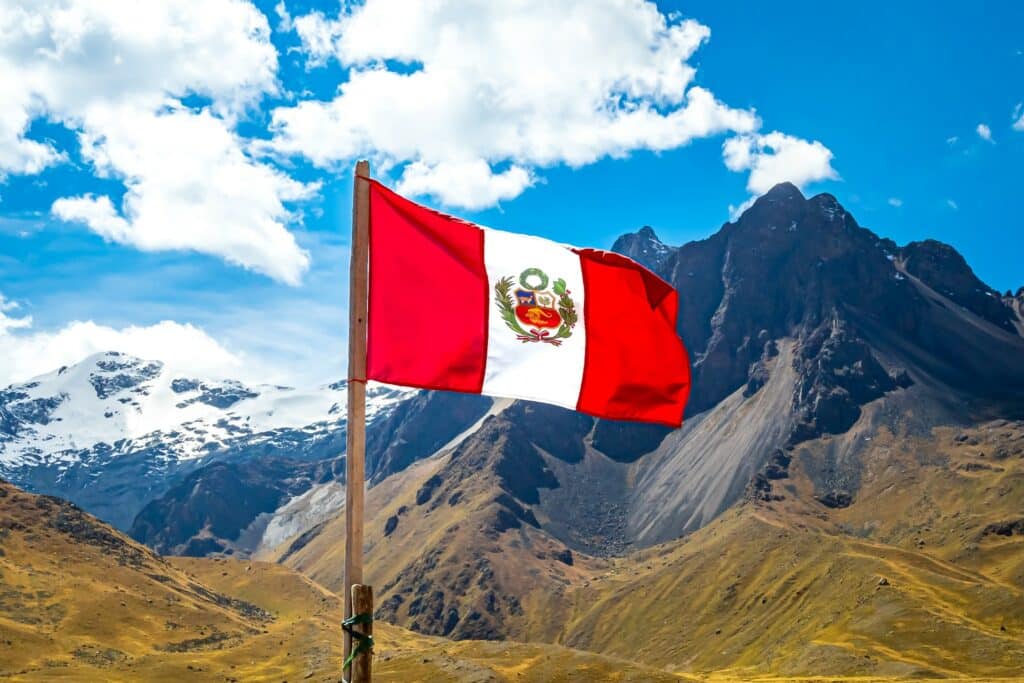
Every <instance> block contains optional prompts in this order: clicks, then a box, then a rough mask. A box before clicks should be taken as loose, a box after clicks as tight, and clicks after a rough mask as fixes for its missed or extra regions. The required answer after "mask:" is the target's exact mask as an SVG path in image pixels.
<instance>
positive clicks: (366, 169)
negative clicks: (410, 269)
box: [343, 161, 373, 683]
mask: <svg viewBox="0 0 1024 683" xmlns="http://www.w3.org/2000/svg"><path fill="white" fill-rule="evenodd" d="M369 178H370V164H369V162H367V161H360V162H358V163H357V164H356V172H355V177H354V178H353V179H352V254H351V265H350V266H349V290H348V296H349V303H348V423H347V426H346V430H347V433H346V448H345V454H346V455H345V618H346V619H349V618H350V617H352V616H353V615H354V614H363V613H366V612H367V611H368V612H369V613H370V614H371V615H372V613H373V605H372V598H370V600H371V602H370V603H367V602H366V601H365V600H364V599H362V598H361V596H363V595H366V594H371V593H369V589H368V587H363V586H362V585H361V584H362V583H363V493H364V489H365V481H366V468H365V458H366V313H367V306H368V296H367V281H368V278H369V260H370V183H369V182H368V180H369ZM353 587H355V589H353ZM363 588H366V590H363ZM354 594H356V595H357V596H360V598H361V599H360V603H361V604H359V605H357V607H359V609H360V611H359V612H355V611H353V602H354V600H353V595H354ZM353 628H355V629H356V630H357V631H359V632H361V633H369V632H370V629H371V628H372V625H371V624H361V625H360V624H357V625H355V626H354V627H353ZM352 640H353V638H352V636H351V635H350V634H349V633H348V632H346V633H345V644H344V657H345V660H347V659H348V656H349V653H350V652H352V647H353V643H352ZM370 656H371V655H370V653H369V652H366V653H363V654H360V655H358V656H357V657H356V658H355V659H354V660H353V661H352V663H351V666H350V667H349V668H348V669H346V670H345V671H344V673H343V675H344V677H345V680H346V681H350V683H369V681H370V662H371V659H370ZM345 660H343V661H345Z"/></svg>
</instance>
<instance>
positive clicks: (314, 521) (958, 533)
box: [0, 184, 1024, 678]
mask: <svg viewBox="0 0 1024 683" xmlns="http://www.w3.org/2000/svg"><path fill="white" fill-rule="evenodd" d="M613 249H614V250H615V251H618V252H620V253H623V254H625V255H627V256H630V257H632V258H634V259H635V260H637V261H639V262H641V263H643V264H644V265H646V266H648V267H649V268H651V269H652V270H654V271H655V272H656V273H657V274H658V275H660V276H661V277H662V278H664V279H665V280H666V281H668V282H670V283H671V284H672V285H673V286H675V287H676V288H677V289H678V291H679V293H680V313H679V320H678V329H679V333H680V335H681V337H682V339H683V340H684V341H685V343H686V345H687V348H688V350H689V352H690V356H691V363H692V370H693V393H692V396H691V401H690V404H689V407H688V411H687V419H686V423H685V424H684V426H683V427H682V428H681V429H679V430H674V431H670V430H667V429H665V428H661V427H651V426H644V425H635V424H628V423H617V422H610V421H605V420H597V419H593V418H590V417H587V416H585V415H581V414H578V413H574V412H571V411H567V410H563V409H559V408H553V407H550V406H544V405H538V404H531V403H526V402H519V401H505V400H491V399H486V398H482V397H478V396H462V395H454V394H444V393H440V392H419V391H407V390H398V389H394V388H390V387H383V386H381V387H374V388H372V389H371V391H370V395H371V398H370V405H369V414H370V416H371V418H370V420H369V436H368V476H369V478H370V484H371V488H370V489H369V491H368V494H367V530H366V534H367V541H366V548H365V550H366V563H367V576H368V579H369V580H370V581H371V582H372V583H373V584H374V586H375V589H376V593H377V604H378V606H379V607H378V617H379V618H381V619H384V620H386V621H388V622H390V623H392V624H395V625H398V626H401V627H404V628H408V629H411V630H412V631H416V632H419V633H422V634H427V635H430V636H444V637H446V638H451V639H457V640H464V639H474V640H476V639H487V640H498V639H515V640H529V641H538V642H547V643H555V644H559V645H568V646H570V647H572V648H576V649H579V650H589V651H593V652H598V653H601V654H602V655H606V656H613V657H617V658H620V659H626V660H630V661H634V662H638V663H639V664H640V665H643V666H652V667H657V668H658V669H661V670H664V671H668V672H672V673H674V674H679V675H684V674H691V673H692V674H700V675H703V674H705V673H709V672H719V673H723V672H724V673H723V675H730V676H734V677H749V676H758V675H768V674H773V675H782V676H803V675H835V676H839V675H844V676H851V675H857V676H877V677H897V678H903V677H936V678H939V677H947V676H968V675H970V676H993V677H998V676H1003V677H1006V676H1013V675H1019V674H1022V673H1024V665H1022V663H1024V516H1022V511H1021V508H1020V500H1022V494H1024V288H1021V290H1018V291H1017V292H1016V294H1014V293H1013V292H1006V293H999V292H997V291H995V290H993V289H992V288H990V287H988V286H987V285H985V284H984V283H983V282H982V281H981V280H980V279H978V277H977V276H976V275H975V274H974V273H973V271H972V270H971V268H970V267H969V265H968V264H967V263H966V261H965V260H964V259H963V258H962V257H961V256H960V255H959V254H958V253H957V252H956V251H955V250H954V249H953V248H952V247H950V246H948V245H944V244H942V243H939V242H936V241H932V240H926V241H922V242H912V243H910V244H907V245H903V246H900V245H897V244H896V243H894V242H892V241H891V240H888V239H885V238H883V237H879V236H878V235H876V234H875V233H874V232H872V231H871V230H869V229H867V228H865V227H862V226H860V225H859V224H858V223H857V221H856V220H855V218H854V217H853V216H852V215H851V214H850V213H849V212H848V211H846V210H845V209H844V208H843V207H842V206H841V205H840V204H839V203H838V202H837V201H836V199H835V198H834V197H832V196H831V195H827V194H822V195H817V196H814V197H810V198H807V197H804V196H803V195H802V194H801V193H800V191H799V190H798V189H797V188H796V187H794V186H793V185H790V184H782V185H779V186H776V187H775V188H773V189H772V190H771V191H770V192H768V193H767V194H766V195H764V196H762V197H760V198H759V199H758V200H757V201H756V202H754V203H753V205H752V206H751V207H750V208H749V209H748V210H747V211H745V212H744V213H743V214H742V215H741V216H740V217H739V218H738V219H737V220H736V221H734V222H731V223H727V224H726V225H724V226H722V227H721V229H720V230H718V231H717V232H716V233H714V234H713V235H711V236H710V237H708V238H707V239H705V240H701V241H697V242H691V243H688V244H685V245H683V246H681V247H678V248H676V247H671V246H668V245H665V244H663V243H662V242H661V241H660V240H659V239H658V238H657V235H656V234H655V233H654V231H653V230H652V229H650V228H643V229H641V230H639V231H638V232H636V233H632V234H628V235H624V236H622V237H621V238H619V240H617V241H616V243H615V245H614V247H613ZM344 428H345V426H344V385H343V383H336V384H333V385H325V386H324V387H321V388H319V389H316V390H313V391H310V392H303V391H298V390H295V389H288V388H282V387H247V386H245V385H243V384H242V383H239V382H235V381H231V380H208V379H201V378H189V377H183V376H178V375H177V374H175V373H173V372H170V371H169V370H167V369H166V368H164V367H163V366H162V365H161V364H160V363H159V362H157V361H144V360H139V359H135V358H130V357H126V356H120V355H116V354H103V355H100V356H96V357H92V358H89V359H86V360H85V361H83V362H82V363H80V364H78V365H75V366H72V367H70V368H64V369H61V370H59V371H56V372H54V373H51V374H50V375H47V376H45V377H41V378H38V379H36V380H33V381H31V382H28V383H25V384H21V385H17V386H12V387H9V388H8V389H6V390H5V391H4V392H3V393H0V473H2V474H3V476H5V477H7V478H8V479H10V480H12V481H13V482H14V483H16V484H18V485H19V486H22V487H24V488H27V489H29V490H33V491H38V492H42V493H48V494H53V495H58V496H61V497H64V498H68V499H70V500H72V501H74V502H76V503H78V504H79V505H81V506H82V507H84V508H85V509H86V510H87V511H89V512H93V513H94V514H96V515H97V516H99V517H100V518H101V519H104V520H106V521H109V522H111V523H112V524H114V525H115V526H117V527H118V528H120V529H122V530H125V531H127V532H129V533H130V535H131V536H132V537H133V538H135V539H137V540H139V541H142V542H144V543H146V544H148V545H149V546H150V547H152V548H154V549H156V550H158V551H159V552H161V553H164V554H174V555H192V556H207V557H208V556H215V557H224V556H228V555H230V556H234V557H237V558H250V559H252V560H258V561H266V562H272V563H274V564H276V565H283V566H284V567H287V568H290V569H291V570H296V571H298V572H299V573H301V574H303V575H305V576H306V577H309V578H310V579H312V580H313V581H315V582H317V583H318V584H319V585H322V586H323V587H325V588H326V589H328V590H337V589H339V588H340V587H341V582H342V577H341V569H342V566H343V561H342V560H343V558H342V548H343V547H344V543H343V540H344V535H343V534H344V528H343V527H344V524H343V522H342V520H340V519H339V516H338V512H339V511H340V509H341V506H342V504H343V501H344V486H345V482H344V477H343V470H344V467H343V466H342V463H343V455H344V454H343V450H344ZM624 632H632V633H638V634H639V633H642V634H643V637H636V638H628V637H624V636H623V633H624Z"/></svg>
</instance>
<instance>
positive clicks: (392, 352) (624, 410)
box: [366, 180, 690, 427]
mask: <svg viewBox="0 0 1024 683" xmlns="http://www.w3.org/2000/svg"><path fill="white" fill-rule="evenodd" d="M368 182H370V236H369V243H370V261H369V306H368V311H369V312H368V318H367V322H368V332H367V358H366V362H367V379H373V380H378V381H381V382H386V383H389V384H399V385H404V386H412V387H421V388H425V389H444V390H449V391H461V392H468V393H476V394H485V395H488V396H504V397H510V398H518V399H526V400H531V401H540V402H543V403H551V404H555V405H559V406H563V407H566V408H570V409H574V410H579V411H581V412H584V413H588V414H590V415H594V416H596V417H602V418H609V419H619V420H636V421H642V422H654V423H660V424H665V425H668V426H672V427H678V426H679V425H680V424H681V423H682V417H683V411H684V409H685V406H686V400H687V398H688V396H689V391H690V366H689V360H688V358H687V355H686V349H685V348H684V347H683V344H682V341H681V340H680V338H679V336H678V334H677V332H676V314H677V309H678V295H677V293H676V290H675V289H674V288H672V287H671V286H670V285H669V284H668V283H666V282H665V281H663V280H662V279H660V278H659V277H657V276H656V275H654V274H653V273H651V272H650V271H648V270H647V269H645V268H644V267H642V266H640V265H639V264H637V263H636V262H635V261H633V260H632V259H629V258H627V257H625V256H621V255H619V254H615V253H611V252H605V251H600V250H596V249H576V248H574V247H570V246H566V245H563V244H558V243H556V242H552V241H550V240H546V239H543V238H540V237H532V236H528V235H520V234H516V233H510V232H503V231H500V230H493V229H490V228H483V227H480V226H477V225H474V224H472V223H469V222H466V221H463V220H460V219H458V218H454V217H451V216H447V215H445V214H442V213H439V212H437V211H433V210H431V209H428V208H426V207H424V206H420V205H418V204H416V203H414V202H411V201H409V200H408V199H405V198H403V197H401V196H399V195H397V194H395V193H394V192H392V191H391V190H389V189H387V188H386V187H384V186H383V185H381V184H380V183H378V182H376V181H373V180H370V181H368Z"/></svg>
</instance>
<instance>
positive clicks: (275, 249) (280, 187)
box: [0, 0, 316, 283]
mask: <svg viewBox="0 0 1024 683" xmlns="http://www.w3.org/2000/svg"><path fill="white" fill-rule="evenodd" d="M0 25H2V26H4V27H6V28H5V32H4V37H3V40H2V41H0V73H2V74H4V77H3V78H0V173H37V172H39V171H41V170H42V169H43V168H45V167H46V166H48V165H52V164H54V163H57V162H58V161H59V160H60V158H61V155H60V153H59V152H57V151H56V150H54V149H53V148H52V146H51V145H50V144H49V143H47V142H45V141H40V140H32V139H29V138H28V137H27V135H28V129H29V126H30V124H31V122H32V121H33V120H35V119H37V118H40V117H45V118H47V119H49V120H51V121H56V122H59V123H62V124H63V125H64V126H66V127H68V128H69V129H71V130H74V131H77V132H78V134H79V139H80V142H81V145H82V155H83V158H84V159H85V160H86V161H88V162H91V163H92V164H93V167H94V169H95V170H96V172H97V174H98V175H101V176H104V177H110V178H115V179H120V180H123V182H124V183H125V186H126V189H127V194H126V195H125V198H124V200H123V202H122V204H121V205H120V206H115V205H114V202H113V201H112V200H111V198H110V197H106V196H100V197H88V196H85V197H73V198H67V199H64V200H58V202H56V203H55V205H54V210H55V212H56V213H57V215H58V216H60V217H63V218H67V219H72V220H77V221H81V222H83V223H84V224H86V225H87V226H89V227H90V228H91V229H93V230H95V231H96V232H98V233H100V234H102V235H103V236H104V237H105V238H107V239H111V240H114V241H118V242H123V243H127V244H131V245H135V246H138V247H141V248H143V249H150V250H153V249H191V250H195V251H199V252H202V253H206V254H211V255H214V256H218V257H221V258H224V259H227V260H228V261H230V262H232V263H236V264H239V265H242V266H245V267H248V268H251V269H253V270H256V271H259V272H262V273H265V274H267V275H270V276H271V277H275V278H277V279H280V280H282V281H285V282H288V283H295V282H297V281H298V279H299V277H300V276H301V273H302V272H303V271H304V270H305V269H306V267H307V265H308V256H307V255H306V254H305V253H304V252H303V251H302V250H301V249H300V248H299V247H298V245H297V244H296V243H295V240H294V238H293V237H292V236H291V234H290V233H289V231H288V229H287V224H288V222H289V220H290V219H291V214H290V213H289V212H288V211H287V210H286V209H285V208H284V204H285V203H286V202H290V201H296V200H299V199H303V198H306V197H308V196H309V195H310V194H311V193H313V192H315V190H316V187H315V186H306V185H302V184H300V183H297V182H296V181H294V180H292V179H290V178H288V177H287V176H285V175H283V174H282V173H281V172H280V171H278V170H276V169H274V168H273V167H272V166H269V165H267V164H265V163H263V162H262V161H261V160H259V159H255V158H253V157H252V156H251V155H250V154H249V152H248V150H247V142H246V141H245V140H244V139H242V138H240V137H239V136H238V135H237V134H235V133H234V132H233V131H234V127H235V123H236V121H237V119H238V117H239V115H240V114H241V113H242V112H244V111H245V110H246V108H247V107H250V106H252V105H253V104H255V103H256V102H258V101H259V99H260V98H261V97H263V96H264V95H265V94H267V93H275V92H277V89H278V85H277V76H276V73H277V52H276V50H275V49H274V46H273V45H272V44H271V42H270V39H269V34H270V29H269V26H268V24H267V20H266V17H265V16H264V15H263V14H262V13H260V12H259V11H258V10H257V9H256V8H255V7H254V6H252V4H250V3H249V2H246V1H245V0H208V1H207V2H203V3H195V2H191V0H151V1H148V2H145V3H111V2H101V1H99V0H12V1H11V2H6V3H4V4H3V5H2V6H0ZM193 95H194V96H200V97H201V98H203V102H204V106H203V107H202V108H198V107H193V108H186V107H185V106H184V105H183V104H182V101H183V99H184V98H186V97H188V96H193Z"/></svg>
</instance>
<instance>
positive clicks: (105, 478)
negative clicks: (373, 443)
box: [0, 352, 416, 528]
mask: <svg viewBox="0 0 1024 683" xmlns="http://www.w3.org/2000/svg"><path fill="white" fill-rule="evenodd" d="M415 393H416V392H415V391H411V390H406V389H397V388H394V387H387V386H382V385H378V386H372V385H371V386H370V387H369V389H368V392H367V422H368V424H372V423H373V422H374V421H376V420H378V419H379V418H381V417H383V416H385V415H387V414H388V413H389V412H390V411H392V410H393V409H394V408H395V406H396V405H398V404H399V403H401V402H402V401H403V400H405V399H408V398H410V397H411V396H413V395H414V394H415ZM345 407H346V386H345V382H344V381H342V382H336V383H334V384H328V385H325V386H320V387H315V388H313V389H308V390H300V389H294V388H291V387H282V386H271V385H257V386H247V385H245V384H243V383H241V382H238V381H236V380H231V379H226V380H214V379H206V378H197V377H191V376H187V375H183V374H180V373H175V372H173V371H172V370H170V369H168V368H167V367H165V366H164V364H163V363H161V362H159V361H154V360H142V359H139V358H134V357H132V356H128V355H124V354H120V353H116V352H107V353H100V354H96V355H93V356H90V357H88V358H86V359H85V360H83V361H81V362H79V363H77V364H75V365H72V366H67V367H62V368H60V369H58V370H55V371H54V372H51V373H49V374H46V375H42V376H40V377H37V378H35V379H33V380H31V381H29V382H26V383H23V384H15V385H11V386H9V387H7V388H6V389H4V390H3V391H0V476H3V477H5V478H8V479H10V480H12V481H13V482H15V483H17V484H19V485H22V486H25V487H26V488H29V489H31V490H35V491H39V492H43V493H51V494H55V495H60V496H62V497H65V498H69V499H71V500H73V501H75V502H77V503H79V504H80V505H82V506H83V507H85V508H86V509H89V510H90V511H92V512H94V513H96V514H97V515H99V516H100V517H102V518H104V519H106V520H107V521H110V522H112V523H114V524H115V525H117V526H119V527H121V528H127V527H128V526H129V525H130V524H131V522H132V520H133V519H134V517H135V514H136V513H137V512H138V511H139V509H141V507H142V506H143V505H145V504H146V503H147V502H148V501H150V500H152V499H153V498H155V497H157V496H159V495H162V493H163V492H164V491H165V490H166V489H167V488H168V487H169V486H171V485H173V483H175V482H176V481H179V480H180V479H181V478H182V477H184V476H185V475H187V474H188V473H189V472H192V471H194V470H195V469H197V468H198V467H201V466H203V465H206V464H209V463H210V462H212V461H214V460H224V459H238V458H244V457H247V456H249V455H252V454H256V455H284V456H287V457H289V458H293V459H308V460H319V459H325V458H330V457H336V456H338V455H341V454H342V453H343V452H344V438H345Z"/></svg>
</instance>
